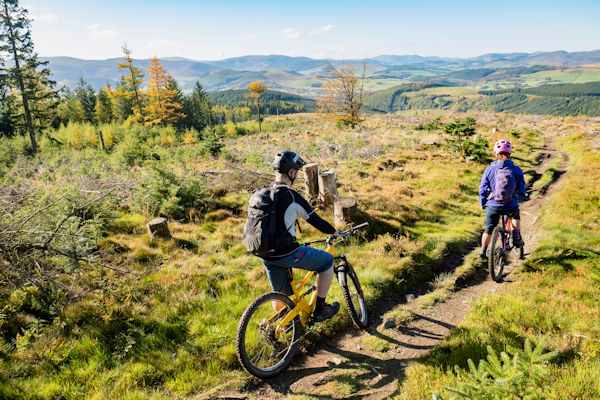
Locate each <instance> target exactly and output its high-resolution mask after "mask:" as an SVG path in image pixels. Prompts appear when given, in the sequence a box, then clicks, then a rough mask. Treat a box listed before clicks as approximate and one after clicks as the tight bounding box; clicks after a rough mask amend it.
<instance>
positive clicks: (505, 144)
mask: <svg viewBox="0 0 600 400" xmlns="http://www.w3.org/2000/svg"><path fill="white" fill-rule="evenodd" d="M494 153H495V154H496V155H498V154H500V153H507V154H510V153H512V145H511V144H510V142H509V141H508V140H506V139H501V140H498V141H497V142H496V144H495V145H494Z"/></svg>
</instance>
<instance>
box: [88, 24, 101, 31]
mask: <svg viewBox="0 0 600 400" xmlns="http://www.w3.org/2000/svg"><path fill="white" fill-rule="evenodd" d="M103 26H104V24H92V25H88V27H87V30H88V31H97V30H98V29H100V28H102V27H103Z"/></svg>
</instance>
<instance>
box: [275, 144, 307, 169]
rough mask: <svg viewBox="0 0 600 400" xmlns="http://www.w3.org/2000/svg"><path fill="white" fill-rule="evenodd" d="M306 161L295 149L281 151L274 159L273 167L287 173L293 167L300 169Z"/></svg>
mask: <svg viewBox="0 0 600 400" xmlns="http://www.w3.org/2000/svg"><path fill="white" fill-rule="evenodd" d="M305 165H306V161H304V160H303V159H301V158H300V156H299V155H298V154H296V153H294V152H293V151H287V150H286V151H280V152H279V153H277V155H276V156H275V159H274V160H273V168H274V169H275V170H277V171H279V172H280V173H282V174H287V173H288V172H290V170H292V169H298V170H299V169H300V168H302V167H303V166H305Z"/></svg>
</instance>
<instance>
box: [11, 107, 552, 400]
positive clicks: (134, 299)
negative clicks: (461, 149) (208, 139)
mask: <svg viewBox="0 0 600 400" xmlns="http://www.w3.org/2000/svg"><path fill="white" fill-rule="evenodd" d="M423 118H424V119H425V120H428V119H431V118H433V116H429V115H426V116H424V117H423ZM413 120H414V119H413V117H412V116H407V117H404V116H398V117H392V119H390V117H387V116H386V117H385V118H378V117H373V118H368V119H367V120H366V121H365V123H364V125H363V126H362V127H361V128H360V129H356V130H348V131H340V130H338V129H337V128H335V126H334V124H333V123H331V122H329V121H325V120H322V119H321V117H320V116H316V115H298V116H284V117H279V118H269V119H267V121H265V124H264V125H265V126H269V127H270V128H269V129H272V130H271V137H270V138H269V139H266V138H264V137H259V136H258V135H255V134H253V132H254V130H250V133H249V134H247V135H246V136H242V137H238V136H236V134H235V132H232V133H231V134H229V133H228V132H227V129H226V128H225V129H226V130H225V133H224V135H225V137H224V139H223V141H224V143H225V148H224V150H223V154H222V155H221V156H220V157H219V158H213V157H211V156H209V155H206V154H205V153H202V152H201V151H200V150H199V148H201V143H198V144H184V143H183V142H182V136H181V135H180V134H178V133H176V132H172V131H171V130H165V131H161V130H159V129H156V130H153V131H146V130H143V129H141V128H139V127H129V128H125V127H116V126H115V127H113V128H110V129H113V130H114V133H115V134H114V141H113V142H112V145H111V147H110V148H109V150H108V151H107V152H103V151H101V150H99V149H98V148H97V145H96V144H94V142H93V133H94V131H93V130H91V129H90V128H89V127H86V126H70V127H67V128H62V129H61V130H60V131H59V132H54V133H55V134H56V135H57V136H58V137H60V138H61V139H65V140H66V141H67V142H68V141H72V140H73V139H74V138H78V137H79V138H80V139H81V140H80V141H79V142H76V143H77V147H75V146H73V142H72V148H71V149H69V147H68V144H67V143H66V142H65V143H63V144H62V145H57V144H51V143H50V142H48V141H43V140H42V141H40V143H41V146H40V147H41V148H42V152H41V154H40V155H39V156H38V157H37V158H36V159H33V160H32V159H29V158H17V159H16V160H14V162H13V164H10V165H8V164H7V165H8V167H7V168H8V169H7V170H6V171H7V175H6V178H7V179H9V180H10V182H11V184H13V185H16V186H18V185H26V186H28V187H29V186H34V187H44V188H46V189H47V190H49V191H51V190H56V189H57V188H60V187H62V186H64V185H65V184H67V183H70V182H79V180H81V181H83V182H85V184H86V185H90V186H91V187H94V186H93V185H99V184H102V183H106V182H118V183H123V182H125V183H127V185H125V186H123V189H122V193H120V195H121V196H122V198H121V197H119V199H117V200H115V203H114V204H107V205H106V206H105V207H106V209H105V211H106V212H110V213H114V214H111V215H113V216H114V217H113V218H112V219H111V220H110V223H109V224H108V226H107V228H106V232H104V236H103V237H101V238H98V241H97V245H98V246H99V248H100V249H101V250H102V251H103V253H102V257H103V258H102V261H103V262H104V263H106V264H107V265H109V266H112V267H118V268H119V269H126V270H127V271H129V273H128V274H119V273H117V272H115V271H114V270H110V269H105V268H102V267H100V266H94V267H93V268H85V269H84V268H82V269H76V270H75V271H74V272H73V273H72V274H71V275H70V276H69V277H68V279H70V280H71V281H72V282H73V284H74V285H75V286H76V287H77V288H78V292H77V296H76V297H74V298H72V299H71V298H70V299H60V303H59V305H60V308H59V309H58V310H57V312H56V317H55V318H53V319H51V320H43V321H42V320H39V321H41V322H42V323H43V324H42V326H41V327H40V328H39V329H38V328H35V321H37V320H38V319H36V317H34V316H32V314H31V313H30V310H28V309H27V308H26V306H25V305H19V304H16V303H15V304H16V305H11V307H17V308H15V309H18V310H19V311H18V313H20V314H17V311H15V313H14V316H16V317H18V318H27V319H28V321H29V322H27V321H25V322H24V324H25V326H26V327H27V331H22V332H21V333H20V336H19V339H18V343H19V348H18V349H17V348H15V347H14V346H12V345H10V344H7V346H0V352H2V353H0V355H2V357H0V393H8V394H7V395H6V396H5V397H8V398H35V397H36V396H37V397H40V398H52V397H58V394H60V395H61V396H62V397H63V398H65V399H79V398H85V397H87V398H111V399H112V398H173V397H180V398H193V397H195V396H197V395H198V394H199V393H209V394H210V393H216V392H219V391H226V390H233V391H236V390H237V391H240V390H242V389H243V387H244V386H245V385H246V384H247V383H248V382H249V381H251V378H250V377H248V376H247V375H246V374H245V373H243V372H242V371H241V369H240V367H239V365H238V362H237V359H236V356H235V348H234V340H235V332H236V327H237V323H238V320H239V317H240V316H241V314H242V312H243V310H244V308H245V307H246V306H247V305H248V304H249V303H250V302H251V301H252V299H253V298H255V297H256V296H258V295H259V294H260V293H263V292H265V291H267V290H269V286H268V281H267V279H266V275H265V272H264V268H263V267H262V266H261V264H260V262H259V260H258V259H256V258H255V257H252V256H250V255H248V254H246V252H245V248H244V247H243V244H242V243H241V232H242V228H243V223H244V220H245V208H246V201H247V199H248V196H249V192H248V191H249V190H251V189H252V187H253V186H256V185H258V184H259V183H260V181H253V180H251V177H252V176H251V175H241V177H240V175H237V174H243V170H244V169H250V170H252V171H258V172H260V173H263V174H265V175H267V174H269V173H270V171H269V167H268V166H269V164H270V157H271V155H272V154H274V153H275V152H276V151H277V150H278V149H281V148H291V149H297V150H298V151H300V152H302V154H303V156H306V158H307V159H309V160H311V161H318V162H319V163H320V164H321V165H322V168H323V169H324V168H335V170H336V173H337V174H338V182H339V183H340V187H339V191H340V194H342V195H352V196H354V197H356V198H357V200H358V203H359V207H360V210H361V213H362V215H363V217H364V218H365V219H367V220H369V221H371V222H372V228H371V231H369V232H368V233H367V234H366V237H363V238H359V239H355V240H353V242H352V243H351V245H348V246H345V247H343V248H342V249H341V250H342V251H343V252H344V253H345V254H346V255H347V256H348V258H349V260H350V261H351V262H352V263H353V265H355V267H356V269H357V271H358V275H359V277H360V280H361V283H362V285H363V288H364V290H365V294H366V297H367V302H368V305H369V306H370V305H372V304H374V302H375V301H376V300H377V299H378V298H380V297H381V296H385V294H386V293H387V292H388V291H390V290H401V291H407V290H409V289H410V288H412V287H413V285H415V284H416V283H418V282H421V281H423V280H426V279H431V278H433V277H434V275H435V274H436V270H438V269H439V268H440V267H441V266H442V262H443V259H444V257H445V256H447V255H448V254H450V253H452V252H455V251H463V250H464V248H465V247H466V246H467V245H468V244H469V243H471V242H472V241H473V240H476V238H477V237H478V235H479V233H478V232H479V231H480V229H481V224H482V213H481V211H480V210H479V208H478V203H477V194H476V188H477V186H478V184H479V179H480V174H481V172H482V171H483V168H484V165H481V164H476V163H465V162H464V161H463V160H461V159H460V158H458V157H457V156H456V155H455V154H453V153H450V152H449V151H448V149H445V148H439V149H434V150H432V149H431V148H430V146H428V145H426V144H425V142H427V141H428V140H430V139H431V138H435V139H436V140H437V141H438V142H443V141H442V139H441V138H440V137H439V135H440V133H439V132H420V131H419V132H414V131H412V129H410V128H409V127H410V126H412V121H413ZM495 123H496V122H495V121H489V122H486V123H482V124H481V125H480V126H479V127H478V130H480V131H481V132H482V134H483V135H484V136H487V137H489V138H490V140H491V139H493V137H492V136H490V134H489V132H490V130H491V126H493V125H494V124H495ZM515 123H516V122H515ZM106 129H107V132H108V129H109V127H106ZM299 131H302V132H306V131H309V133H308V134H306V135H307V138H308V139H307V143H310V144H307V145H305V146H300V148H298V146H299V144H298V141H297V136H296V134H297V133H298V132H299ZM540 137H541V136H540V135H539V134H537V133H535V132H532V133H529V134H528V135H522V138H519V139H515V140H516V143H518V144H519V146H518V151H517V153H516V155H517V156H519V157H521V159H522V161H520V162H521V164H522V165H523V166H524V167H527V168H531V167H532V166H533V165H534V158H535V157H534V155H535V151H536V150H535V149H536V148H537V147H539V142H540ZM84 139H85V140H84ZM3 140H5V139H3ZM3 144H4V143H3ZM156 158H159V159H160V161H161V162H162V163H164V164H165V165H168V166H169V168H170V170H171V171H173V173H174V174H175V175H176V176H177V177H178V178H181V177H183V176H187V175H189V174H192V175H193V176H202V177H203V179H205V180H206V181H205V185H206V188H207V189H208V190H210V195H209V197H208V198H207V200H206V203H205V204H203V208H199V209H192V210H188V211H189V213H186V214H185V217H184V218H183V219H181V220H180V221H171V222H170V229H171V233H172V235H173V237H174V238H175V240H173V241H163V240H161V239H153V240H151V239H150V238H149V237H148V234H147V233H146V231H145V226H144V224H145V222H146V221H147V220H148V219H149V218H151V217H152V216H151V215H146V214H144V212H143V210H138V211H137V212H134V211H133V210H132V208H131V207H132V204H131V192H128V190H132V191H133V190H134V189H135V188H136V187H137V185H139V183H140V182H139V179H140V177H141V176H145V174H146V173H147V172H148V170H149V164H148V159H152V160H155V161H156ZM249 160H250V161H249ZM155 161H151V162H155ZM231 166H235V167H237V168H239V169H238V170H236V171H238V172H236V173H232V172H231ZM398 168H401V169H398ZM206 170H208V171H215V170H216V171H219V175H218V177H217V178H211V176H213V175H211V174H208V175H202V174H201V173H200V172H201V171H206ZM227 171H229V172H227ZM240 171H241V172H240ZM449 171H451V173H448V172H449ZM86 187H87V186H86ZM127 187H131V188H132V189H127ZM321 214H322V215H323V216H325V218H327V219H329V220H331V219H332V210H331V209H328V210H324V211H321ZM321 236H322V235H321V234H319V233H318V232H316V231H315V230H314V229H311V228H309V227H307V229H306V230H305V231H304V234H303V238H307V239H312V238H318V237H321ZM3 290H4V291H3V292H2V296H3V297H2V298H1V299H2V302H3V303H2V307H4V305H6V304H7V303H6V302H7V301H9V300H7V299H10V297H11V293H10V292H7V291H6V290H5V289H3ZM17 297H18V296H14V298H13V301H15V300H14V299H15V298H17ZM330 299H331V300H332V301H334V300H337V301H342V296H341V291H340V289H339V287H337V286H336V285H334V286H333V287H332V290H331V295H330ZM11 304H12V303H11ZM18 307H21V308H18ZM3 313H4V311H3ZM11 315H13V314H11ZM5 321H8V320H6V319H4V316H3V317H2V319H1V320H0V322H1V323H2V324H4V323H7V324H8V323H10V321H8V322H5ZM2 326H4V325H2ZM349 326H350V320H349V317H348V316H347V313H345V312H341V313H339V314H338V316H336V318H334V319H333V320H331V321H328V322H327V323H324V324H322V325H320V326H319V327H318V328H317V329H316V334H317V335H316V336H315V337H318V336H326V335H332V334H334V333H336V332H339V331H341V330H346V329H348V327H349ZM34 328H35V329H34ZM376 339H377V340H378V341H375V342H374V343H373V346H374V350H376V351H383V347H381V346H384V344H382V343H380V342H379V341H381V339H379V338H376ZM2 340H4V339H2ZM386 343H387V342H386ZM0 344H4V342H0ZM308 345H309V346H310V343H308ZM380 347H381V350H377V349H379V348H380ZM5 352H6V353H5ZM340 390H341V389H340ZM344 390H345V389H344Z"/></svg>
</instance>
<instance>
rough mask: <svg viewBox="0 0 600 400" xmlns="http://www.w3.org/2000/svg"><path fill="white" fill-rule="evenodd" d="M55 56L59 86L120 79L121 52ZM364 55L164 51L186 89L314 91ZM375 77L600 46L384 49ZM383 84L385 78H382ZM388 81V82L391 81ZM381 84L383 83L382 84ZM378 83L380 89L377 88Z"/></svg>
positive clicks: (599, 53) (518, 61)
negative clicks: (199, 56) (461, 54)
mask: <svg viewBox="0 0 600 400" xmlns="http://www.w3.org/2000/svg"><path fill="white" fill-rule="evenodd" d="M40 58H41V59H42V60H44V61H49V62H50V68H51V70H52V73H53V77H54V79H55V80H56V81H57V82H58V84H59V85H60V86H65V87H68V88H73V87H75V86H76V85H77V81H78V80H79V78H80V77H83V78H84V79H85V80H86V81H87V82H88V83H89V84H91V85H92V86H93V87H94V88H95V89H98V88H100V87H102V86H104V85H106V84H107V83H109V84H111V85H112V86H114V85H116V84H117V83H118V82H119V80H120V76H121V74H120V72H119V70H118V68H117V62H120V61H121V60H122V59H121V58H109V59H105V60H82V59H78V58H74V57H40ZM362 61H365V60H343V61H342V60H336V59H313V58H309V57H290V56H284V55H248V56H242V57H234V58H228V59H224V60H217V61H197V60H191V59H188V58H184V57H164V58H162V59H161V62H162V63H163V65H164V66H165V68H166V69H167V71H168V72H169V73H170V74H171V75H172V76H173V77H174V78H175V79H176V80H177V82H178V83H179V84H180V86H181V87H182V88H183V89H184V91H188V90H191V88H192V87H193V85H194V83H195V82H196V81H200V82H201V83H202V84H203V85H204V87H205V88H206V89H207V90H210V91H215V90H224V89H241V88H244V87H245V86H246V85H247V84H248V83H250V82H251V81H253V80H255V79H259V80H261V81H263V82H265V83H266V84H267V85H268V86H269V87H271V88H274V89H279V90H284V91H286V92H290V93H297V94H311V93H313V94H314V92H316V91H318V90H320V89H319V88H320V86H321V85H320V83H319V81H318V79H317V77H318V76H319V75H322V74H323V72H324V69H325V66H326V65H327V64H328V63H330V62H331V63H333V64H340V63H343V62H362ZM366 61H367V63H368V64H369V66H370V68H369V71H370V74H372V77H367V78H372V79H375V78H377V79H379V80H380V81H381V80H385V79H396V80H398V79H404V80H412V81H419V82H423V81H427V80H428V79H430V78H432V77H440V76H443V75H445V74H448V73H451V72H454V71H459V70H465V69H474V68H499V67H516V66H533V65H547V66H565V67H577V66H582V65H586V64H598V63H600V50H594V51H585V52H566V51H553V52H535V53H506V54H498V53H490V54H484V55H481V56H478V57H472V58H449V57H429V56H427V57H425V56H419V55H380V56H376V57H373V58H370V59H368V60H366ZM134 64H135V65H136V66H138V67H141V68H143V69H144V70H146V68H147V65H148V64H149V60H148V59H135V60H134ZM377 84H379V85H380V84H382V83H377ZM388 86H389V85H388ZM378 88H381V87H378ZM378 88H375V89H378Z"/></svg>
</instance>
